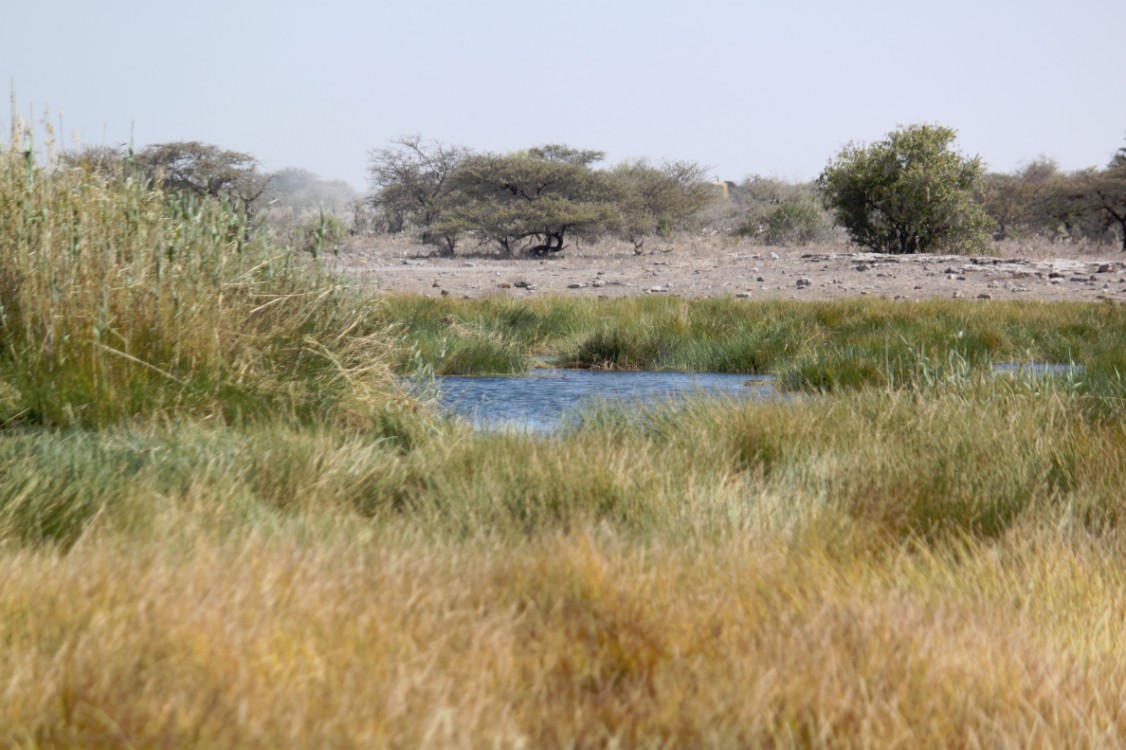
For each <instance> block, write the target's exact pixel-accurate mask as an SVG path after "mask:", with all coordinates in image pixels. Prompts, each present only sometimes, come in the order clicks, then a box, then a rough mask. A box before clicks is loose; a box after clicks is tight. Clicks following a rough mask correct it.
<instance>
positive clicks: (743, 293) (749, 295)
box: [735, 292, 751, 299]
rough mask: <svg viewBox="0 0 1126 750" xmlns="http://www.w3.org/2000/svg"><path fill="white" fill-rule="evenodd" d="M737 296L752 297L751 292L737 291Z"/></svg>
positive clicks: (742, 297) (740, 297) (741, 297)
mask: <svg viewBox="0 0 1126 750" xmlns="http://www.w3.org/2000/svg"><path fill="white" fill-rule="evenodd" d="M735 296H736V297H738V298H739V299H750V297H751V293H750V292H736V293H735Z"/></svg>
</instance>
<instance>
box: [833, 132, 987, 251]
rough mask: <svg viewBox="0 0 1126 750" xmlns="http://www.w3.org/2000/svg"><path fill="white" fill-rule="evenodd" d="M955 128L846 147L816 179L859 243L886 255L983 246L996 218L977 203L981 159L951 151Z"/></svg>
mask: <svg viewBox="0 0 1126 750" xmlns="http://www.w3.org/2000/svg"><path fill="white" fill-rule="evenodd" d="M954 135H955V133H954V131H953V130H951V129H950V128H944V127H940V126H931V125H912V126H909V127H907V128H902V129H900V130H896V131H893V132H892V133H889V134H888V136H887V137H886V138H885V139H884V140H882V141H880V142H879V143H875V144H872V145H871V146H867V147H864V146H856V145H851V146H848V147H847V148H845V149H844V150H843V151H842V152H841V153H840V154H839V155H838V156H837V158H836V160H835V161H833V162H831V163H830V164H829V165H828V166H827V167H826V168H825V171H824V172H822V173H821V176H820V177H819V178H818V180H817V183H818V186H819V188H820V189H821V194H822V197H823V199H824V201H825V205H826V206H827V207H828V208H829V209H831V210H832V211H833V212H835V213H836V216H837V221H838V222H839V223H840V224H842V225H843V226H844V227H845V229H846V230H847V231H848V234H849V237H850V238H851V239H852V241H853V242H856V243H857V244H860V245H863V246H865V247H868V248H871V249H873V250H875V251H876V252H882V253H925V252H934V251H941V250H946V251H953V252H963V251H981V250H983V249H984V248H986V247H987V243H988V240H989V233H988V228H989V225H990V221H989V219H988V217H987V216H986V215H985V212H984V211H983V210H982V209H981V207H980V206H979V205H977V204H976V203H975V202H974V191H975V189H976V187H977V185H978V183H979V182H980V180H981V178H982V166H981V160H980V159H978V158H976V157H975V158H972V159H971V158H966V157H964V156H961V155H960V154H958V153H956V152H955V151H953V150H952V149H951V148H950V144H951V143H952V142H953V141H954Z"/></svg>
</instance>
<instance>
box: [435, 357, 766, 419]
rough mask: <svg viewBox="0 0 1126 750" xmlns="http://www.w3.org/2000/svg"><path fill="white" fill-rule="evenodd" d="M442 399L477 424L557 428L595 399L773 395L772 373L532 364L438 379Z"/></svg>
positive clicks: (649, 400) (649, 401)
mask: <svg viewBox="0 0 1126 750" xmlns="http://www.w3.org/2000/svg"><path fill="white" fill-rule="evenodd" d="M435 385H436V387H437V390H438V399H439V403H440V404H441V405H442V406H443V407H444V408H445V409H447V410H449V411H450V412H452V413H454V414H457V415H459V416H461V417H464V418H465V419H467V420H469V421H470V422H471V423H472V424H473V425H474V427H476V428H477V429H484V430H497V429H518V430H526V431H529V432H535V433H551V432H555V431H556V430H558V429H559V428H560V427H561V426H562V425H563V423H564V420H565V419H567V418H568V416H569V415H573V414H574V413H575V412H576V410H579V409H582V408H583V407H584V406H586V405H589V404H593V403H597V402H606V403H621V402H638V403H642V404H652V403H657V402H660V401H667V400H670V399H677V398H684V397H686V396H701V395H703V396H721V397H725V398H736V399H746V398H769V397H772V396H774V395H775V389H774V383H773V378H770V377H768V376H758V375H730V374H720V373H697V372H619V371H603V370H561V369H546V370H533V371H532V372H531V373H529V374H528V375H522V376H516V377H512V376H505V377H446V378H439V379H438V380H437V382H436V384H435Z"/></svg>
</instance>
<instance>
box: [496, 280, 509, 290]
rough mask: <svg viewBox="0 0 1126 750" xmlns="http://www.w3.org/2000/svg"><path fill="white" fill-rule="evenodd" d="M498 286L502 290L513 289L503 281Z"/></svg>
mask: <svg viewBox="0 0 1126 750" xmlns="http://www.w3.org/2000/svg"><path fill="white" fill-rule="evenodd" d="M497 286H499V287H500V288H501V289H511V288H512V284H509V283H508V282H507V281H502V282H500V283H499V284H497Z"/></svg>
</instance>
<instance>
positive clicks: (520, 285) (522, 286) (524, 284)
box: [512, 279, 532, 289]
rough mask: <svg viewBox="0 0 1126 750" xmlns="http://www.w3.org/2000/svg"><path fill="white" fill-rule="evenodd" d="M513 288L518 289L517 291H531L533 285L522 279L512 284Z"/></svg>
mask: <svg viewBox="0 0 1126 750" xmlns="http://www.w3.org/2000/svg"><path fill="white" fill-rule="evenodd" d="M512 286H514V287H516V288H517V289H529V288H531V286H532V284H531V283H529V282H527V281H524V279H520V280H519V281H514V282H512Z"/></svg>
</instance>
